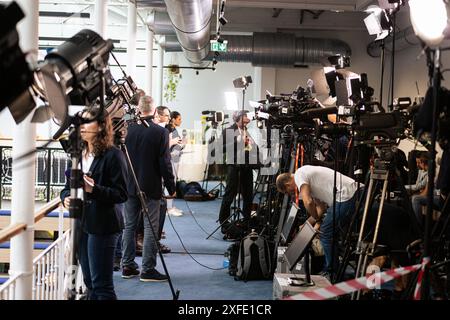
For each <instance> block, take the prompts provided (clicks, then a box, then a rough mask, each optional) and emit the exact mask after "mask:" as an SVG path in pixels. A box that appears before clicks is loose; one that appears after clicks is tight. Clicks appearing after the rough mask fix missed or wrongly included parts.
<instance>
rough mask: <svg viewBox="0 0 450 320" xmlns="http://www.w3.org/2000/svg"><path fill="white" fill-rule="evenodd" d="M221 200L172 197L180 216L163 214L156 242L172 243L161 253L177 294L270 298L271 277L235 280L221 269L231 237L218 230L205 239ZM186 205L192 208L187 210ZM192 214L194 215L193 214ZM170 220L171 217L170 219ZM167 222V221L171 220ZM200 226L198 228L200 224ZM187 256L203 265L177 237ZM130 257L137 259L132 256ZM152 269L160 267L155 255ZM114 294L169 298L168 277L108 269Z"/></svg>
mask: <svg viewBox="0 0 450 320" xmlns="http://www.w3.org/2000/svg"><path fill="white" fill-rule="evenodd" d="M220 203H221V200H215V201H208V202H187V203H186V202H184V201H183V200H175V202H174V204H175V206H176V207H177V208H179V209H181V210H183V211H184V215H183V216H181V217H173V216H166V222H165V226H164V230H165V233H166V237H167V238H166V239H165V240H163V241H162V242H163V243H164V244H165V245H167V246H169V247H170V248H171V249H172V253H169V254H166V255H164V260H165V262H166V265H167V268H168V271H169V274H170V276H171V278H172V282H173V286H174V288H175V290H177V289H178V290H180V299H181V300H270V299H272V281H271V280H269V281H249V282H243V281H235V280H234V278H233V277H231V276H229V275H228V269H223V261H224V256H223V254H224V252H225V251H226V250H227V248H228V247H229V246H230V244H231V242H227V241H224V240H222V236H221V233H220V231H218V232H216V233H215V234H214V235H213V236H212V237H211V238H210V239H208V240H206V237H207V236H208V235H209V233H210V232H212V231H213V230H214V229H215V228H216V227H217V226H218V224H217V223H216V220H217V218H218V216H219V207H220ZM188 206H189V207H190V209H191V210H192V214H190V213H189V210H188ZM194 218H195V219H196V220H194ZM171 222H172V223H171ZM172 224H173V226H172ZM202 229H203V230H202ZM176 233H178V234H179V236H180V238H181V239H182V241H183V243H184V246H185V247H186V249H187V251H188V252H190V253H191V254H192V256H193V257H194V258H195V259H196V260H197V261H198V262H199V263H201V264H203V265H204V266H207V267H209V268H212V269H216V270H211V269H208V268H206V267H204V266H201V265H199V264H198V263H197V262H195V261H194V260H193V259H192V258H191V257H190V256H189V255H188V254H187V253H186V251H185V249H184V248H183V246H182V244H181V242H180V240H179V239H178V237H177V234H176ZM136 262H137V263H138V264H140V263H141V259H140V258H137V259H136ZM157 269H158V270H159V271H160V272H161V273H164V269H163V266H162V264H161V261H160V260H158V266H157ZM114 285H115V289H116V294H117V297H118V298H119V299H122V300H168V299H172V293H171V291H170V287H169V283H168V282H162V283H156V282H150V283H149V282H146V283H145V282H140V281H139V278H138V277H136V278H132V279H122V278H121V273H120V272H115V273H114Z"/></svg>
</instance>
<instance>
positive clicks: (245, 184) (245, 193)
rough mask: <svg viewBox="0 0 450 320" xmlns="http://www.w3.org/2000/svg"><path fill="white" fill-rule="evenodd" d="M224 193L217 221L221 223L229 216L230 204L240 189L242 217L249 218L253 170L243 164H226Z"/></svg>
mask: <svg viewBox="0 0 450 320" xmlns="http://www.w3.org/2000/svg"><path fill="white" fill-rule="evenodd" d="M226 183H227V185H226V187H225V194H224V195H223V199H222V205H221V207H220V213H219V221H220V223H221V224H222V223H223V222H224V221H226V220H227V219H228V218H229V216H230V206H231V204H232V203H233V201H234V199H235V198H236V195H237V193H238V192H239V191H240V193H241V194H242V200H243V201H244V204H243V208H242V211H243V216H244V219H248V218H250V214H251V209H252V201H253V170H252V169H251V168H250V167H245V166H235V165H228V166H227V179H226Z"/></svg>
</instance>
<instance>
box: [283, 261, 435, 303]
mask: <svg viewBox="0 0 450 320" xmlns="http://www.w3.org/2000/svg"><path fill="white" fill-rule="evenodd" d="M428 262H429V261H428ZM428 262H427V261H426V260H423V261H422V264H416V265H413V266H409V267H401V268H397V269H392V270H388V271H385V272H381V273H380V272H379V273H375V274H371V275H367V276H365V277H360V278H357V279H352V280H348V281H344V282H341V283H338V284H335V285H331V286H328V287H326V288H320V289H316V290H312V291H309V292H303V293H299V294H296V295H293V296H290V297H286V298H284V300H325V299H331V298H334V297H338V296H341V295H344V294H349V293H352V292H354V291H359V290H362V289H373V288H374V281H373V279H376V280H377V285H382V284H383V283H386V282H389V281H391V280H393V279H395V278H398V277H401V276H404V275H405V274H408V273H410V272H413V271H417V270H419V269H422V270H424V268H425V265H426V264H427V263H428ZM422 270H421V274H419V277H420V276H421V275H422V276H423V272H422ZM421 280H422V279H421V278H420V281H421ZM418 285H419V281H418ZM419 287H420V286H419ZM416 290H417V288H416Z"/></svg>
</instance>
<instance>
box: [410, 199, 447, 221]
mask: <svg viewBox="0 0 450 320" xmlns="http://www.w3.org/2000/svg"><path fill="white" fill-rule="evenodd" d="M411 202H412V207H413V210H414V214H415V215H416V218H417V221H418V222H419V225H420V226H421V227H423V226H424V219H425V215H424V214H423V213H424V210H423V206H425V207H426V206H427V205H428V196H421V195H418V194H416V195H413V196H412V197H411ZM440 208H441V197H440V196H438V195H436V194H434V195H433V209H436V210H439V209H440ZM425 212H426V211H425Z"/></svg>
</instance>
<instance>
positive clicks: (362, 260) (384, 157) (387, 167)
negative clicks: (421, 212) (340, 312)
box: [343, 143, 420, 299]
mask: <svg viewBox="0 0 450 320" xmlns="http://www.w3.org/2000/svg"><path fill="white" fill-rule="evenodd" d="M377 148H379V149H378V150H379V151H380V152H379V154H380V158H378V159H375V162H374V167H373V168H372V170H371V171H370V175H369V185H368V186H367V183H366V187H367V193H366V201H365V204H364V212H363V216H362V222H361V227H360V231H359V236H358V241H357V244H356V254H357V255H359V259H358V263H357V268H356V275H355V278H358V277H361V276H364V275H365V272H366V267H367V263H368V259H369V257H371V256H373V255H374V253H375V250H376V249H377V240H378V233H379V227H380V222H381V218H382V214H383V206H384V201H385V199H386V196H387V190H388V183H389V180H390V178H392V177H393V176H395V177H396V178H397V181H399V186H400V189H401V190H400V191H401V193H402V194H403V196H404V201H405V202H404V203H405V204H406V209H407V212H408V214H409V216H410V222H411V223H412V227H413V229H415V230H416V232H417V231H418V230H420V228H419V226H418V222H417V220H416V218H415V216H414V213H413V212H412V207H411V201H410V199H409V196H408V194H407V192H406V190H405V187H404V185H403V181H402V178H401V176H400V175H399V174H397V171H396V170H395V166H394V165H395V161H394V155H393V154H392V150H391V149H392V144H390V143H386V144H385V145H384V146H380V145H378V146H377ZM375 183H377V184H378V183H382V192H381V197H380V205H379V208H378V212H377V216H376V223H375V227H374V233H373V237H372V241H371V242H367V241H363V237H364V231H365V227H366V222H367V216H368V213H369V210H370V209H371V207H372V202H373V199H374V195H375V190H376V188H375V187H374V184H375ZM358 209H359V205H358V206H357V210H356V211H355V213H354V215H357V214H358V211H359V210H358ZM353 219H354V218H353ZM343 265H344V266H345V265H346V261H343ZM359 298H360V291H358V292H355V293H353V294H352V299H359Z"/></svg>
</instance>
